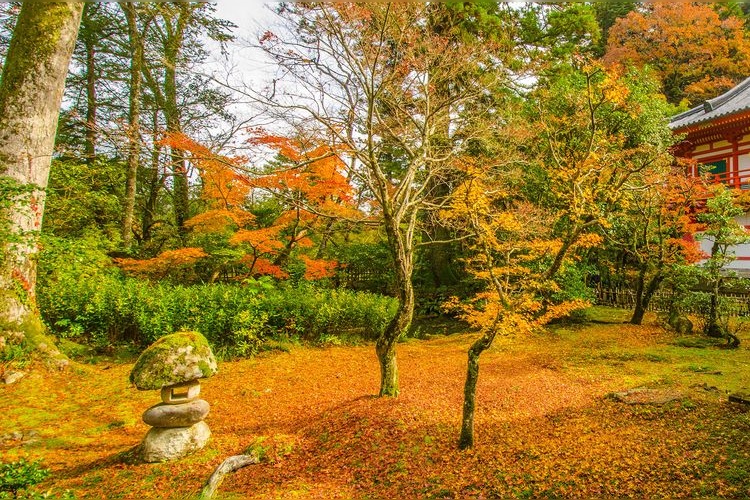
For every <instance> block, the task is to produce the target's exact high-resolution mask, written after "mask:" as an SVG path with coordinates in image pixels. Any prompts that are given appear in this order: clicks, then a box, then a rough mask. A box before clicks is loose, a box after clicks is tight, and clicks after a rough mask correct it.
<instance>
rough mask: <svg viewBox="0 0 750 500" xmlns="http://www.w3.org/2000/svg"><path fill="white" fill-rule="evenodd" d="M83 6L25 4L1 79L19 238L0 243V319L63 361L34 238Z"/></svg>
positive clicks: (0, 140)
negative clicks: (49, 333)
mask: <svg viewBox="0 0 750 500" xmlns="http://www.w3.org/2000/svg"><path fill="white" fill-rule="evenodd" d="M82 11H83V3H79V2H71V3H63V2H58V3H48V2H24V3H23V4H22V6H21V12H20V14H19V16H18V21H17V22H16V27H15V29H14V30H13V38H12V39H11V42H10V47H9V49H8V54H7V57H6V59H5V65H4V67H3V74H2V80H1V81H0V175H2V176H3V177H7V178H9V179H10V180H12V181H13V182H15V183H16V184H18V185H20V186H25V187H27V188H28V189H27V192H26V193H25V194H21V195H16V196H15V198H13V200H12V202H13V205H12V207H11V209H10V210H9V212H8V213H3V214H0V217H3V218H4V219H6V221H7V222H6V224H3V225H6V226H7V227H9V229H10V232H11V233H13V234H15V235H16V236H17V238H18V239H19V241H17V242H13V243H11V242H9V241H2V242H0V246H2V252H1V253H0V260H1V261H2V262H0V322H1V323H5V324H13V323H16V324H19V325H20V328H21V329H22V330H23V332H24V334H25V335H26V339H27V340H28V342H29V343H30V344H31V345H34V346H36V348H37V349H38V350H39V351H40V352H42V353H43V354H45V355H47V356H49V357H50V358H63V359H62V360H63V361H64V358H65V356H63V355H61V354H60V353H59V352H58V351H57V350H56V349H54V348H53V346H52V344H51V343H50V342H49V341H48V339H46V338H45V335H44V326H43V324H42V322H41V318H40V317H39V313H38V311H37V310H36V306H35V288H36V255H37V252H38V247H37V238H38V235H39V233H40V231H41V225H42V216H43V214H44V201H45V189H46V187H47V179H48V176H49V169H50V162H51V159H52V151H53V148H54V142H55V130H56V128H57V119H58V116H59V112H60V103H61V101H62V96H63V90H64V87H65V77H66V75H67V73H68V65H69V63H70V58H71V56H72V53H73V47H74V45H75V40H76V36H77V34H78V27H79V25H80V22H81V13H82Z"/></svg>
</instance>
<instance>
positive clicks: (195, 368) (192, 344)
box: [130, 332, 219, 391]
mask: <svg viewBox="0 0 750 500" xmlns="http://www.w3.org/2000/svg"><path fill="white" fill-rule="evenodd" d="M218 371H219V369H218V366H217V364H216V358H215V357H214V354H213V352H211V346H209V345H208V341H207V340H206V337H204V336H203V335H201V334H200V333H198V332H177V333H173V334H171V335H165V336H164V337H162V338H160V339H159V340H157V341H156V342H154V343H153V344H151V345H150V346H149V347H148V348H147V349H146V350H145V351H143V352H142V353H141V355H140V356H139V357H138V359H137V360H136V362H135V366H133V370H132V371H131V372H130V382H131V383H132V384H135V386H136V387H137V388H138V389H139V390H142V391H144V390H156V389H161V388H162V387H166V386H169V385H174V384H180V383H183V382H189V381H191V380H197V379H200V378H208V377H211V376H213V375H216V373H217V372H218Z"/></svg>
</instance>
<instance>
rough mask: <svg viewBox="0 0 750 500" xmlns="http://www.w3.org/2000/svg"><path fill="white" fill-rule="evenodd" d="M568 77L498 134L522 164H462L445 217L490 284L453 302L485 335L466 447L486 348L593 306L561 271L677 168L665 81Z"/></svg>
mask: <svg viewBox="0 0 750 500" xmlns="http://www.w3.org/2000/svg"><path fill="white" fill-rule="evenodd" d="M562 75H563V76H561V77H559V78H558V79H557V80H555V81H552V82H549V81H545V82H541V84H540V86H539V88H538V89H537V91H536V93H535V94H534V98H535V102H536V105H535V106H533V112H532V113H531V114H530V116H528V117H523V118H524V119H521V120H517V121H512V122H511V121H509V122H507V123H506V126H505V127H504V131H503V132H501V133H499V134H498V137H497V143H498V144H499V145H500V147H501V148H503V150H502V151H501V152H495V154H494V156H495V157H499V158H510V161H507V162H505V163H503V164H497V163H495V164H493V162H492V161H489V160H486V159H485V160H481V159H477V158H474V159H468V158H464V159H462V161H461V162H460V163H459V164H458V165H457V169H458V170H459V171H460V172H461V175H462V179H463V182H462V183H461V184H460V186H459V187H458V188H457V189H456V190H455V192H454V193H453V197H452V204H451V207H450V210H447V211H445V212H444V213H443V216H444V217H445V218H446V219H449V220H451V221H452V223H453V225H454V227H455V228H456V230H457V231H458V230H462V229H463V231H465V232H466V235H467V238H468V239H469V241H470V242H471V254H470V255H469V257H468V258H467V267H468V268H469V269H470V270H471V271H472V272H473V274H474V277H475V278H476V279H477V280H478V281H479V282H480V283H482V284H483V287H482V290H481V291H480V292H479V293H477V294H476V295H475V296H474V297H472V298H470V299H469V300H468V301H464V302H459V301H458V299H454V300H453V301H452V302H450V303H449V304H447V306H448V307H449V308H453V309H458V310H459V311H460V312H461V315H462V317H463V318H464V319H465V320H467V321H468V322H469V323H470V324H472V325H473V326H475V327H477V328H479V329H480V331H481V334H480V336H479V338H478V339H477V340H476V341H475V342H474V343H473V344H472V346H471V348H470V349H469V353H468V369H467V376H466V384H465V387H464V407H463V422H462V428H461V437H460V440H459V447H460V448H462V449H465V448H470V447H472V446H473V443H474V412H475V408H476V384H477V380H478V376H479V357H480V355H481V353H482V352H484V351H485V350H487V349H489V348H490V346H491V345H492V343H493V341H494V339H495V338H496V337H497V336H502V335H519V334H524V333H527V332H530V331H532V330H534V329H535V328H538V327H541V326H542V325H545V324H546V323H548V322H549V321H552V320H553V319H555V318H560V317H563V316H566V315H568V314H570V313H571V312H572V311H574V310H576V309H580V308H583V307H586V306H587V304H588V303H587V302H586V300H585V298H584V297H576V296H573V295H570V294H565V293H560V292H562V291H563V290H562V289H561V286H560V284H559V282H560V280H561V275H562V274H563V273H564V272H565V270H566V268H567V267H570V265H571V264H572V263H573V261H574V259H575V258H576V257H577V256H578V255H580V253H582V252H583V251H585V250H587V249H589V248H592V247H596V246H599V245H601V244H602V243H603V242H604V239H605V238H606V237H607V236H608V232H609V231H610V230H611V228H612V221H613V219H614V218H617V217H619V216H621V215H624V214H625V210H624V208H625V207H626V206H627V203H628V200H629V198H630V197H631V196H632V195H633V194H634V193H637V192H638V190H639V189H641V188H642V186H643V180H644V178H645V177H646V176H649V175H651V174H652V173H653V172H660V171H662V170H664V169H668V168H669V166H670V161H671V160H670V156H669V154H668V147H669V145H670V144H671V141H672V138H671V134H670V133H669V130H668V129H667V127H666V126H665V123H666V122H665V120H664V116H665V114H664V108H663V103H664V101H663V99H659V98H658V97H659V96H658V92H657V90H656V85H655V84H654V82H653V80H651V79H648V78H647V77H645V76H644V75H642V74H638V73H632V74H624V75H623V74H620V73H619V72H617V71H615V70H612V69H606V68H604V67H602V66H601V65H599V64H594V63H590V62H588V61H584V60H578V61H575V64H574V65H573V66H572V67H570V68H569V70H568V71H567V72H563V73H562ZM528 118H531V119H530V120H529V119H528ZM519 139H526V140H520V141H519ZM519 142H520V144H518V143H519Z"/></svg>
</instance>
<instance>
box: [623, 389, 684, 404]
mask: <svg viewBox="0 0 750 500" xmlns="http://www.w3.org/2000/svg"><path fill="white" fill-rule="evenodd" d="M611 397H612V399H614V400H615V401H619V402H621V403H625V404H629V405H639V404H641V405H644V404H652V405H663V404H665V403H669V402H670V401H676V400H679V399H682V398H683V394H682V393H681V392H679V391H675V390H672V389H649V388H646V387H637V388H635V389H629V390H627V391H622V392H615V393H612V394H611Z"/></svg>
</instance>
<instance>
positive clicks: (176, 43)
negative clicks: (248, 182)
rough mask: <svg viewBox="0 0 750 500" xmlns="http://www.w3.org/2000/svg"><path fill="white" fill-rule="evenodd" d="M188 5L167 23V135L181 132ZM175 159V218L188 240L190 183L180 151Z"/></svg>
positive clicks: (165, 74) (165, 102)
mask: <svg viewBox="0 0 750 500" xmlns="http://www.w3.org/2000/svg"><path fill="white" fill-rule="evenodd" d="M191 8H192V7H190V6H189V5H180V14H179V17H178V19H177V22H176V23H175V25H172V24H171V21H170V20H166V19H165V20H166V21H167V23H166V28H167V30H168V31H169V33H168V35H167V39H166V40H165V44H164V60H165V61H164V62H165V64H164V118H165V120H166V122H167V132H168V133H178V132H181V131H182V127H181V119H180V111H179V108H178V105H177V61H178V59H179V57H180V53H181V51H182V44H183V41H184V37H185V28H186V26H187V22H188V17H189V16H190V13H191V10H190V9H191ZM171 158H172V162H171V164H172V195H173V205H174V218H175V225H176V227H177V231H178V233H179V234H180V236H181V237H184V236H185V221H186V220H187V219H188V217H189V215H188V211H189V201H190V198H189V195H190V193H189V182H188V172H187V164H186V161H185V154H184V153H183V151H181V150H179V149H175V148H172V149H171Z"/></svg>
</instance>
